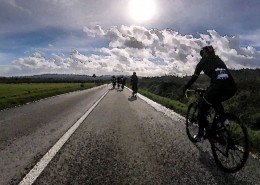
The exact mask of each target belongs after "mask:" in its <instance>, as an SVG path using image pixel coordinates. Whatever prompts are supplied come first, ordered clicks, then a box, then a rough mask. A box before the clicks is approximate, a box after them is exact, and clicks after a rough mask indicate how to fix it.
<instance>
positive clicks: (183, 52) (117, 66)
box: [5, 26, 260, 76]
mask: <svg viewBox="0 0 260 185" xmlns="http://www.w3.org/2000/svg"><path fill="white" fill-rule="evenodd" d="M84 32H85V33H86V34H87V37H94V38H97V40H102V39H105V40H108V41H109V45H108V47H101V48H95V50H96V51H97V52H96V53H95V54H94V53H90V54H85V55H84V54H81V53H80V52H79V51H78V50H73V51H72V52H71V54H70V55H69V56H67V57H66V56H65V55H57V54H53V55H52V56H51V57H50V58H45V57H44V56H43V54H42V53H39V52H36V53H34V54H33V55H32V56H30V57H25V58H19V59H17V60H15V61H14V62H13V65H14V66H16V68H19V70H20V71H19V74H22V71H26V72H28V70H29V71H30V73H31V74H36V73H76V74H88V75H92V74H93V73H95V74H97V75H103V74H131V73H132V72H133V71H136V72H137V74H138V75H140V76H161V75H191V74H192V73H193V72H194V68H195V66H196V65H197V63H198V61H199V60H200V55H199V51H200V49H201V47H203V46H205V45H208V44H211V45H212V46H213V47H214V48H215V51H216V54H217V55H219V56H220V57H221V58H222V59H223V61H224V62H225V63H226V65H227V66H228V67H229V68H232V69H241V68H252V69H254V68H259V67H260V51H257V50H256V49H255V48H253V47H251V46H248V47H241V46H240V37H239V36H221V35H220V34H219V33H218V32H217V31H215V30H208V32H207V33H208V34H198V35H197V37H195V36H193V35H181V34H180V33H178V32H176V31H174V30H171V29H162V30H159V29H147V28H145V27H141V26H121V27H111V28H109V29H104V28H102V27H101V26H94V27H92V28H91V27H85V28H84ZM5 71H7V70H5ZM6 73H7V72H6Z"/></svg>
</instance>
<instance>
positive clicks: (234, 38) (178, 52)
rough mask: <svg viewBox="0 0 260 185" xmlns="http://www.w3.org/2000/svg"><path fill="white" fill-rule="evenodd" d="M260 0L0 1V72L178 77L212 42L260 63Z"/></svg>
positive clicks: (232, 61) (233, 63) (231, 59)
mask: <svg viewBox="0 0 260 185" xmlns="http://www.w3.org/2000/svg"><path fill="white" fill-rule="evenodd" d="M259 10H260V1H259V0H218V1H216V0H197V1H194V0H37V1H36V0H0V25H1V26H0V76H29V75H39V74H82V75H93V74H96V75H98V76H99V75H130V74H132V73H133V72H136V73H137V75H139V76H162V75H178V76H186V75H191V74H193V72H194V69H195V66H196V65H197V63H198V62H199V61H200V59H201V57H200V55H199V51H200V50H201V48H202V47H203V46H206V45H212V46H213V47H214V49H215V52H216V54H217V55H219V56H220V58H221V59H222V60H223V61H224V62H225V63H226V65H227V67H228V68H230V69H243V68H249V69H256V68H260V22H259V17H260V11H259Z"/></svg>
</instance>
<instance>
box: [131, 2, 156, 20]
mask: <svg viewBox="0 0 260 185" xmlns="http://www.w3.org/2000/svg"><path fill="white" fill-rule="evenodd" d="M155 11H156V5H155V1H154V0H130V1H129V14H130V16H131V17H132V18H133V19H134V20H135V21H138V22H144V21H147V20H149V19H151V18H152V17H153V16H154V14H155Z"/></svg>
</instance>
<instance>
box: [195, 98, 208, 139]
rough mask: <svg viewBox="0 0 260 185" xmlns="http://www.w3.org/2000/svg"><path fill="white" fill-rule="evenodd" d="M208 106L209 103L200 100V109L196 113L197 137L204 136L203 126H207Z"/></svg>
mask: <svg viewBox="0 0 260 185" xmlns="http://www.w3.org/2000/svg"><path fill="white" fill-rule="evenodd" d="M210 106H211V105H209V104H208V103H207V102H206V101H205V100H204V99H203V100H202V101H201V104H200V110H199V113H198V124H199V132H198V137H200V138H201V137H203V136H204V128H205V127H206V126H207V118H206V112H207V111H208V110H209V108H210Z"/></svg>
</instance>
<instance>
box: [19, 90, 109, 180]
mask: <svg viewBox="0 0 260 185" xmlns="http://www.w3.org/2000/svg"><path fill="white" fill-rule="evenodd" d="M108 91H109V90H107V91H106V92H105V94H104V95H103V96H102V97H101V98H99V100H98V101H97V102H96V103H95V104H94V105H93V106H92V107H91V108H90V109H89V110H88V111H87V112H86V113H85V114H84V115H83V116H82V117H81V118H80V119H79V120H78V121H77V122H76V123H75V124H74V125H73V126H72V127H71V128H70V129H69V130H68V131H67V132H66V133H65V134H64V135H63V136H62V137H61V138H60V139H59V140H58V141H57V143H56V144H55V145H54V146H53V147H52V148H51V149H50V150H49V151H48V152H47V153H46V154H45V155H44V156H43V157H42V158H41V160H40V161H39V162H38V163H37V164H36V165H35V166H34V167H33V168H32V169H31V170H30V172H29V173H28V174H27V175H26V176H25V177H24V178H23V180H22V181H21V182H20V183H19V185H31V184H32V183H33V182H34V181H35V180H36V179H37V178H38V177H39V175H40V174H41V173H42V171H43V170H44V168H46V166H47V165H48V164H49V162H50V161H51V160H52V158H53V157H54V156H55V155H56V154H57V152H58V151H59V150H60V149H61V147H62V146H63V145H64V143H66V141H67V140H68V139H69V138H70V136H71V135H72V134H73V133H74V132H75V131H76V129H77V128H78V127H79V126H80V124H81V123H82V122H83V121H84V120H85V119H86V117H87V116H88V115H89V114H90V113H91V111H92V110H93V109H94V108H95V107H96V106H97V105H98V103H99V102H100V101H101V100H102V99H103V98H104V97H105V96H106V94H107V93H108Z"/></svg>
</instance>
